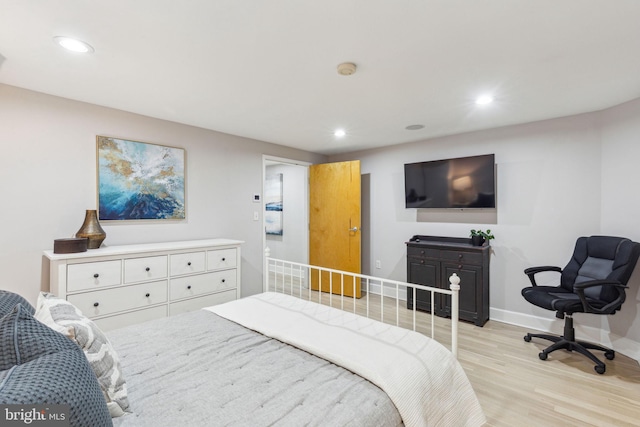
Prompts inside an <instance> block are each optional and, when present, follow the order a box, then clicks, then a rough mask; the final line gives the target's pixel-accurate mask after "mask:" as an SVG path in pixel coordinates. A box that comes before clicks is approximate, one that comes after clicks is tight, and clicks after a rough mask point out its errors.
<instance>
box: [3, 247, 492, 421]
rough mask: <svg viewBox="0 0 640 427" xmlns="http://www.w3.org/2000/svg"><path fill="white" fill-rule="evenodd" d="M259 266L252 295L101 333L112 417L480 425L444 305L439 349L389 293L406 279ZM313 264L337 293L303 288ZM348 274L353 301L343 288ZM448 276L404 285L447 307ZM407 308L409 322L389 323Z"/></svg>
mask: <svg viewBox="0 0 640 427" xmlns="http://www.w3.org/2000/svg"><path fill="white" fill-rule="evenodd" d="M265 268H266V270H265V271H267V272H268V274H267V275H266V276H267V277H266V280H265V282H266V283H265V292H264V293H262V294H259V295H254V296H251V297H248V298H242V299H240V300H237V301H232V302H230V303H225V304H221V305H217V306H213V307H208V308H206V309H202V310H198V311H195V312H190V313H185V314H181V315H178V316H173V317H167V318H163V319H157V320H154V321H151V322H146V323H141V324H137V325H133V326H129V327H126V328H121V329H117V330H113V331H110V332H109V333H108V341H109V343H110V345H111V346H112V348H113V355H114V358H115V359H116V360H117V361H118V362H119V364H120V366H121V376H122V379H123V381H126V386H124V387H121V388H120V391H121V392H122V391H124V393H126V400H127V407H126V408H124V410H123V412H122V413H121V414H118V415H121V416H116V417H114V418H112V419H111V421H112V422H113V425H114V426H179V425H183V426H212V425H216V426H217V425H229V426H267V425H277V426H281V425H282V426H300V425H322V426H324V425H327V426H338V425H340V426H342V425H352V426H399V425H407V426H481V425H483V424H484V422H485V417H484V414H483V412H482V409H481V408H480V405H479V403H478V400H477V397H476V395H475V393H474V392H473V389H472V388H471V385H470V384H469V381H468V379H467V377H466V375H465V373H464V371H463V370H462V368H461V366H460V364H459V363H458V361H457V359H456V357H455V353H456V352H457V319H456V318H455V317H456V316H455V314H454V319H452V322H451V325H452V326H451V336H450V337H447V341H448V343H449V346H450V348H451V351H450V350H449V349H447V348H446V347H445V346H444V345H442V344H439V343H438V342H437V341H436V340H435V339H433V338H430V337H427V336H425V334H423V333H421V332H418V331H416V330H414V329H416V322H415V318H416V313H415V312H411V311H410V310H407V309H406V308H403V307H402V306H401V300H400V299H399V297H400V296H401V294H402V292H404V289H405V287H406V286H407V284H406V283H402V282H396V281H389V280H384V279H379V278H374V277H369V276H364V275H354V274H351V273H344V272H338V271H335V270H330V269H321V268H318V267H313V266H309V265H305V264H298V263H290V262H287V261H283V260H275V259H272V258H270V257H268V256H267V258H266V263H265ZM314 271H317V273H318V274H317V276H316V278H315V280H317V281H318V282H322V280H325V281H329V282H330V283H329V287H330V288H331V291H332V292H334V293H336V289H337V293H338V295H334V294H325V293H323V292H316V291H314V290H313V289H312V288H314V286H316V285H317V286H321V283H315V284H313V283H312V282H313V280H314V279H312V277H313V276H314ZM356 282H357V283H358V284H360V285H362V286H363V289H364V290H365V293H364V295H365V296H364V297H363V298H362V299H360V300H358V301H356V300H355V299H352V298H348V297H345V296H344V290H345V289H346V288H347V287H349V286H355V283H356ZM455 282H456V280H455V278H454V279H453V281H452V283H453V285H452V288H453V289H452V290H442V289H435V288H428V287H421V286H417V285H411V287H412V289H413V292H415V291H416V289H417V288H420V289H423V290H426V291H429V292H442V293H447V294H448V295H449V296H450V297H451V298H452V303H454V305H455V303H456V300H457V290H456V285H457V283H455ZM325 284H326V283H325ZM383 295H386V297H383ZM376 298H378V299H379V300H380V304H377V305H376V304H372V301H374V300H375V299H376ZM432 300H433V298H432ZM388 301H391V303H390V304H388V303H387V302H388ZM394 307H395V309H394ZM432 312H433V310H432ZM367 316H368V317H367ZM407 316H408V319H413V322H410V323H412V325H411V326H410V327H409V329H406V328H401V327H399V326H397V324H400V323H401V320H402V318H407ZM432 320H433V319H432ZM434 333H435V327H434V326H433V323H432V325H431V328H430V335H432V336H433V334H434ZM116 355H117V356H116ZM109 375H111V377H115V376H116V375H115V374H114V373H113V372H111V373H110V374H109ZM0 388H1V387H0ZM103 391H104V389H103ZM118 393H119V392H118ZM118 393H115V395H114V396H111V398H109V397H107V401H108V403H111V404H113V403H114V401H116V400H117V399H118ZM110 399H112V400H113V401H110ZM0 403H1V402H0ZM114 406H115V405H114ZM110 409H111V408H110ZM72 415H73V414H72ZM112 415H113V412H112ZM72 425H73V423H72ZM78 425H81V424H78Z"/></svg>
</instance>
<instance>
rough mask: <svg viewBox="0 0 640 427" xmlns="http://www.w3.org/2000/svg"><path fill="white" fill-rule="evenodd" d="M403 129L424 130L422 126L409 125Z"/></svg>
mask: <svg viewBox="0 0 640 427" xmlns="http://www.w3.org/2000/svg"><path fill="white" fill-rule="evenodd" d="M405 129H406V130H420V129H424V125H409V126H407V127H406V128H405Z"/></svg>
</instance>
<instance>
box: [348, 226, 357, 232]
mask: <svg viewBox="0 0 640 427" xmlns="http://www.w3.org/2000/svg"><path fill="white" fill-rule="evenodd" d="M349 231H350V232H351V231H353V232H354V233H357V232H358V227H352V228H350V229H349Z"/></svg>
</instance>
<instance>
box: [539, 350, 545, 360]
mask: <svg viewBox="0 0 640 427" xmlns="http://www.w3.org/2000/svg"><path fill="white" fill-rule="evenodd" d="M538 357H539V358H540V360H547V353H545V352H544V351H543V352H541V353H540V354H538Z"/></svg>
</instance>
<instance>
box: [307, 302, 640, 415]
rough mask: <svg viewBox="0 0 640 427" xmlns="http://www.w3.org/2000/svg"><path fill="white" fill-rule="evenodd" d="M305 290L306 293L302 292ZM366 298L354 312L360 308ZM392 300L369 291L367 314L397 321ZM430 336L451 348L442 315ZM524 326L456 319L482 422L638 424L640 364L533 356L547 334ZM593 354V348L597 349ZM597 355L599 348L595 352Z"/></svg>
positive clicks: (426, 318)
mask: <svg viewBox="0 0 640 427" xmlns="http://www.w3.org/2000/svg"><path fill="white" fill-rule="evenodd" d="M305 297H306V295H305ZM365 298H366V296H365V297H363V298H362V299H360V300H357V301H356V307H355V311H356V312H357V313H359V314H363V313H364V308H363V306H364V303H365V302H364V301H365ZM312 300H313V301H316V302H319V301H320V302H321V303H323V304H329V303H331V304H332V305H333V306H334V307H337V308H341V304H344V309H346V310H348V311H353V300H352V299H350V298H344V300H342V301H341V299H340V297H337V296H328V295H327V294H323V296H322V298H321V299H319V295H318V294H317V293H315V292H312ZM395 307H396V305H395V303H394V302H392V301H391V299H390V298H385V301H384V304H380V297H379V296H377V295H371V296H370V313H371V314H372V316H371V317H374V318H375V317H376V315H378V316H379V314H380V310H381V309H383V310H384V312H385V322H388V323H395V320H396V311H395ZM411 313H412V312H411V311H410V310H407V309H406V308H405V307H404V306H402V305H400V310H399V311H398V312H397V317H398V318H400V323H401V326H405V327H407V326H409V327H410V325H411V321H412V314H411ZM416 318H417V324H418V331H419V332H422V333H425V335H429V336H430V334H431V319H432V317H431V315H430V314H429V313H423V312H417V314H416ZM434 321H435V325H434V329H435V334H436V339H437V340H438V341H439V342H441V343H442V344H444V345H445V346H446V347H448V348H450V338H449V335H448V334H449V328H450V322H449V320H448V319H443V318H439V317H435V318H434ZM527 332H529V331H528V330H526V329H524V328H521V327H518V326H513V325H508V324H505V323H500V322H496V321H491V320H490V321H489V322H487V324H486V325H485V326H484V327H482V328H481V327H477V326H474V325H473V324H471V323H466V322H460V326H459V338H458V341H459V349H458V360H459V361H460V363H461V365H462V367H463V368H464V370H465V372H466V373H467V376H468V377H469V380H470V382H471V384H472V386H473V388H474V390H475V391H476V394H477V395H478V399H479V400H480V404H481V405H482V408H483V410H484V412H485V415H486V416H487V424H486V427H491V426H495V427H516V426H518V427H521V426H525V427H527V426H531V427H534V426H535V427H554V426H563V427H574V426H575V427H585V426H601V427H605V426H616V427H618V426H640V365H639V364H638V362H637V361H635V360H633V359H630V358H629V357H626V356H624V355H622V354H619V353H616V357H615V359H614V360H612V361H607V360H605V359H603V361H604V362H605V363H606V365H607V371H606V373H605V374H604V375H599V374H597V373H596V372H595V371H594V369H593V364H592V362H591V361H590V360H588V359H587V358H585V357H584V356H582V355H580V354H577V353H569V352H566V351H556V352H554V353H552V354H550V355H549V358H548V359H547V360H546V361H543V360H540V359H539V358H538V353H539V352H540V351H541V350H542V349H544V348H545V347H546V346H547V345H548V343H547V341H544V340H540V339H536V338H534V339H533V340H532V341H531V342H530V343H527V342H525V341H524V340H523V337H524V335H525V334H526V333H527ZM596 354H597V353H596ZM597 355H598V356H599V357H600V354H597Z"/></svg>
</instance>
